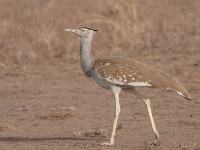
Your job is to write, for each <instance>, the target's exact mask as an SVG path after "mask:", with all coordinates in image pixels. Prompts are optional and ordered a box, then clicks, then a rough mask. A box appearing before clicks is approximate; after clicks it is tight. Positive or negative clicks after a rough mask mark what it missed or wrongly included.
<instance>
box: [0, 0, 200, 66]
mask: <svg viewBox="0 0 200 150" xmlns="http://www.w3.org/2000/svg"><path fill="white" fill-rule="evenodd" d="M199 14H200V2H199V0H168V1H160V0H126V1H124V0H109V1H107V0H101V1H93V0H84V1H82V0H59V1H56V0H14V1H13V0H0V66H1V67H13V66H14V67H16V66H21V65H28V64H38V63H39V64H43V63H47V64H49V63H63V62H64V63H66V62H69V63H70V62H76V61H79V41H78V38H77V37H76V36H74V35H72V34H69V33H66V32H64V29H65V28H78V27H82V26H86V27H91V28H95V29H98V30H99V31H98V32H97V34H96V36H95V38H94V42H93V54H94V55H95V57H100V56H104V55H125V56H130V57H134V58H138V59H140V60H147V61H148V62H149V63H151V62H152V63H153V64H157V65H158V67H159V66H160V65H159V63H161V64H162V63H164V62H165V61H166V62H171V61H176V60H177V59H179V58H180V57H183V58H184V59H186V60H187V61H188V62H187V64H193V65H198V64H199V62H200V58H199V57H200V49H199V47H200V15H199ZM160 61H161V62H160ZM181 63H184V62H181Z"/></svg>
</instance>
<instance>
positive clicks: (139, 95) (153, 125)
mask: <svg viewBox="0 0 200 150" xmlns="http://www.w3.org/2000/svg"><path fill="white" fill-rule="evenodd" d="M133 93H134V94H135V95H136V96H138V97H140V98H141V99H142V100H143V101H144V102H145V104H146V106H147V110H148V113H149V117H150V120H151V126H152V128H153V132H154V134H155V138H156V139H155V140H154V142H153V143H154V144H155V143H156V142H157V140H158V139H159V132H158V130H157V129H156V125H155V122H154V119H153V115H152V111H151V106H150V100H149V99H148V98H144V97H143V96H142V95H141V94H140V93H138V92H137V91H136V90H135V89H134V91H133Z"/></svg>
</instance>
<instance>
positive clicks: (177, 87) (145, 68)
mask: <svg viewBox="0 0 200 150" xmlns="http://www.w3.org/2000/svg"><path fill="white" fill-rule="evenodd" d="M93 69H94V70H96V71H97V73H98V74H99V76H100V77H101V78H102V79H104V80H105V81H106V82H109V83H111V84H116V85H119V86H121V87H124V88H127V87H132V86H134V87H137V86H144V87H145V86H148V87H155V88H160V89H167V90H171V91H174V92H177V93H178V94H180V95H182V96H183V97H185V98H187V99H191V98H190V95H189V93H188V92H187V90H186V89H185V88H184V87H183V86H182V85H181V84H180V83H179V82H178V81H177V80H176V79H175V78H173V77H172V76H170V75H168V74H167V73H165V72H163V71H161V70H160V69H157V68H155V67H153V66H151V65H148V64H145V63H142V62H141V61H138V60H136V59H132V58H128V57H106V58H98V59H96V60H95V61H94V63H93Z"/></svg>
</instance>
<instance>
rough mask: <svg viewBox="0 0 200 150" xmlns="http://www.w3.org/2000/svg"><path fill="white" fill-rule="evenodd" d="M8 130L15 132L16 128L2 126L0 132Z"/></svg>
mask: <svg viewBox="0 0 200 150" xmlns="http://www.w3.org/2000/svg"><path fill="white" fill-rule="evenodd" d="M6 130H15V127H14V126H11V125H7V124H4V125H0V131H6Z"/></svg>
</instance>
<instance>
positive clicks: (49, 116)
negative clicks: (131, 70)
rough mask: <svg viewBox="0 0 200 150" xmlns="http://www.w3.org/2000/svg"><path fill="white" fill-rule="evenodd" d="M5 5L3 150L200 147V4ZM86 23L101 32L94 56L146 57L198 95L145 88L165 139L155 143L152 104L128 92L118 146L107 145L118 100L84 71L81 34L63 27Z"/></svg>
mask: <svg viewBox="0 0 200 150" xmlns="http://www.w3.org/2000/svg"><path fill="white" fill-rule="evenodd" d="M128 2H130V3H128ZM127 4H129V5H127ZM133 4H134V5H133ZM163 6H166V7H164V8H163ZM129 7H131V9H130V10H129V9H128V8H129ZM0 8H1V9H0V12H1V14H0V19H1V22H0V27H1V31H0V35H1V37H0V39H1V42H0V48H1V49H0V102H1V105H0V150H37V149H38V150H47V149H48V150H64V149H65V150H81V149H87V150H101V149H102V150H134V149H135V150H148V149H149V150H200V99H199V96H200V49H199V47H200V29H199V26H200V18H199V14H200V2H199V1H188V0H183V1H180V0H173V1H172V0H170V1H165V2H164V1H163V2H162V3H161V2H160V1H158V0H156V1H153V0H151V1H148V2H146V1H144V0H141V1H139V0H138V1H136V0H135V1H127V3H124V1H114V0H112V2H111V1H110V3H106V0H102V1H96V3H94V1H92V0H86V1H81V0H66V1H65V0H60V1H59V3H58V2H57V1H56V2H55V1H53V0H35V1H30V0H16V1H12V0H0ZM133 8H134V9H133ZM131 10H132V11H131ZM131 12H132V13H131ZM123 14H128V15H129V16H128V17H126V15H125V16H124V15H123ZM90 15H91V16H90ZM129 17H130V18H131V17H135V18H134V19H133V22H131V23H130V24H128V23H127V24H126V23H125V24H124V21H127V22H128V18H129ZM110 18H111V19H110ZM124 25H129V26H130V25H132V26H134V30H132V28H130V29H129V28H128V27H127V26H126V27H125V26H124ZM77 26H90V27H93V26H94V27H95V28H98V29H99V30H100V31H99V32H98V33H97V34H96V36H95V38H94V45H93V49H94V51H93V53H94V56H95V57H100V56H108V55H110V56H112V55H124V56H129V57H132V58H137V59H139V60H142V61H143V62H145V63H148V64H151V65H153V66H156V67H158V68H160V69H162V70H164V71H166V72H168V73H170V74H171V75H173V76H175V77H176V78H177V79H178V80H179V81H180V82H181V83H182V84H183V85H184V86H185V87H186V89H188V91H189V93H190V94H191V97H192V100H191V101H188V100H186V99H184V98H182V97H181V96H179V95H177V94H176V93H173V92H166V91H161V90H157V89H140V91H141V92H142V93H144V94H145V95H146V96H148V97H149V98H150V100H151V107H152V111H153V116H154V119H155V123H156V125H157V129H158V131H159V132H160V142H159V144H158V145H151V144H149V142H151V141H152V140H153V139H154V135H153V132H152V128H151V124H150V120H149V116H148V113H147V110H146V106H145V104H144V103H143V102H142V101H141V100H140V99H138V98H137V97H136V96H134V95H131V94H127V93H123V92H122V93H121V95H120V102H121V110H122V111H121V114H120V117H119V122H118V128H117V131H116V140H115V145H114V146H112V147H106V146H101V145H100V144H101V143H103V142H106V141H108V140H109V138H110V134H111V130H112V124H113V113H114V108H115V101H114V98H113V96H112V94H111V92H110V91H107V90H105V89H102V88H101V87H99V86H98V85H97V84H96V83H95V82H94V81H92V79H88V78H86V77H85V76H84V74H83V73H82V71H81V68H80V64H79V63H80V62H79V42H78V38H77V37H76V36H74V35H73V34H69V33H64V30H63V29H64V28H66V27H68V28H69V27H72V28H74V27H77ZM144 26H145V27H144ZM37 27H38V28H37ZM118 27H120V29H119V28H118ZM143 27H144V28H143ZM132 34H134V36H132ZM114 36H115V37H114ZM40 38H41V39H40ZM35 39H37V40H38V41H37V40H36V41H35ZM132 40H133V41H132ZM129 45H130V46H129Z"/></svg>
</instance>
